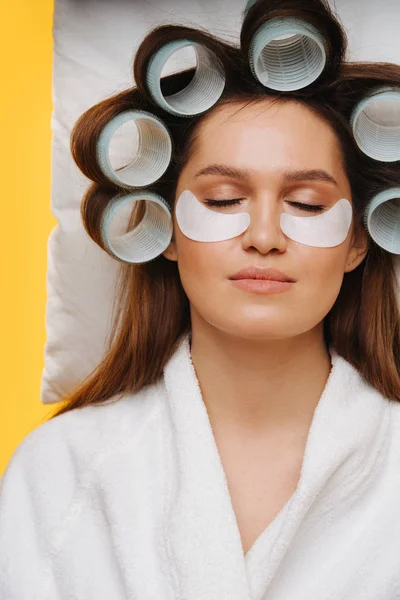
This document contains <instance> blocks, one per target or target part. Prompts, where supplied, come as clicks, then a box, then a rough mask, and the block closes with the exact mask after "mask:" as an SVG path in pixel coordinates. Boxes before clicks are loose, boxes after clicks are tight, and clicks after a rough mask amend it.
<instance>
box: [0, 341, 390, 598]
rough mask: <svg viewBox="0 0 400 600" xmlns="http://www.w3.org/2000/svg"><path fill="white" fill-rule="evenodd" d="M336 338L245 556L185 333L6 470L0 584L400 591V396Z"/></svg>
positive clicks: (10, 589) (145, 592) (108, 594)
mask: <svg viewBox="0 0 400 600" xmlns="http://www.w3.org/2000/svg"><path fill="white" fill-rule="evenodd" d="M330 352H331V357H332V365H333V367H332V370H331V373H330V376H329V379H328V381H327V385H326V387H325V390H324V392H323V394H322V396H321V398H320V401H319V404H318V406H317V408H316V410H315V413H314V418H313V421H312V425H311V429H310V432H309V436H308V440H307V445H306V451H305V455H304V460H303V465H302V471H301V477H300V480H299V483H298V486H297V488H296V490H295V492H294V494H293V495H292V497H291V498H290V499H289V501H288V502H287V504H286V505H285V506H284V507H283V508H282V510H281V511H280V513H279V514H278V515H277V517H276V518H275V519H274V520H273V521H272V522H271V524H270V525H269V526H268V527H267V528H266V529H265V531H264V532H263V533H262V534H261V535H260V536H259V538H258V539H257V540H256V542H255V543H254V545H253V546H252V548H251V549H250V551H249V552H248V553H247V554H246V556H244V555H243V550H242V545H241V540H240V534H239V529H238V526H237V522H236V518H235V513H234V510H233V506H232V503H231V499H230V495H229V491H228V487H227V481H226V477H225V473H224V469H223V466H222V463H221V460H220V456H219V453H218V449H217V446H216V444H215V439H214V436H213V432H212V428H211V425H210V422H209V419H208V414H207V411H206V408H205V405H204V403H203V400H202V396H201V392H200V388H199V386H198V381H197V378H196V374H195V371H194V369H193V365H192V363H191V357H190V346H189V338H188V336H186V337H185V338H184V339H183V340H182V343H181V345H180V347H179V349H178V350H177V351H176V352H175V354H174V355H173V356H172V358H171V359H170V361H169V362H168V364H167V365H166V368H165V370H164V376H163V377H162V379H161V380H160V381H159V382H158V383H157V384H154V385H152V386H147V387H146V388H144V389H142V390H141V391H140V392H139V393H137V394H134V395H126V396H124V397H123V398H122V399H121V400H118V401H117V402H112V401H109V402H108V403H107V404H105V405H103V406H99V407H93V406H92V407H86V408H84V409H79V410H74V411H72V412H69V413H66V414H64V415H61V416H59V417H57V418H55V419H54V420H51V421H47V422H45V423H43V424H41V425H40V426H38V427H37V428H36V429H35V430H34V431H32V432H31V433H30V434H29V435H28V436H27V437H26V438H25V439H24V440H23V441H22V443H21V444H20V445H19V446H18V447H17V449H16V451H15V453H14V454H13V456H12V459H11V461H10V463H9V465H8V467H7V469H6V471H5V473H4V476H3V477H2V480H1V487H0V598H1V600H58V599H63V600H67V599H68V600H91V599H93V600H103V599H104V600H128V599H131V600H261V599H262V600H328V599H329V600H399V599H400V404H399V403H397V402H391V401H389V400H387V399H385V398H384V397H382V396H381V395H380V394H379V393H378V392H377V391H376V390H375V389H374V388H372V387H371V386H370V385H368V384H367V383H366V382H365V381H364V380H363V379H362V378H361V377H360V375H359V374H358V372H357V371H356V370H355V369H354V368H353V367H352V366H351V365H350V364H349V363H348V362H346V361H345V360H344V359H343V358H341V357H340V356H339V355H337V354H336V353H335V352H334V351H333V350H332V349H330ZM277 401H279V399H277Z"/></svg>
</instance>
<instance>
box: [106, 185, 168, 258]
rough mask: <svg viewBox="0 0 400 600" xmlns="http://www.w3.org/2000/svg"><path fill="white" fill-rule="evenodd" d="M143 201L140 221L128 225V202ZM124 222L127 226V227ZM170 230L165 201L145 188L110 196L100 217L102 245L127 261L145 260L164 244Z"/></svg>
mask: <svg viewBox="0 0 400 600" xmlns="http://www.w3.org/2000/svg"><path fill="white" fill-rule="evenodd" d="M139 201H142V202H144V203H145V206H144V209H145V210H144V215H143V218H142V219H141V221H140V222H139V223H138V224H137V225H135V226H134V227H133V229H131V230H130V229H129V224H130V215H131V213H132V205H133V204H134V203H135V202H139ZM127 224H128V227H127ZM172 232H173V224H172V216H171V211H170V208H169V206H168V203H167V202H166V201H165V200H164V199H163V198H162V197H161V196H159V195H158V194H155V193H154V192H151V191H149V190H140V191H139V190H138V191H136V192H132V193H130V194H124V195H117V196H114V197H113V198H112V199H111V201H110V202H109V203H108V204H107V206H106V207H105V209H104V210H103V212H102V214H101V218H100V235H101V241H102V244H101V245H102V247H103V249H104V250H106V252H108V253H109V254H110V255H111V256H112V257H114V258H117V259H118V260H120V261H123V262H128V263H137V264H141V263H145V262H149V261H151V260H153V259H155V258H157V257H158V256H159V255H160V254H162V253H163V252H164V250H166V248H167V247H168V245H169V243H170V241H171V238H172Z"/></svg>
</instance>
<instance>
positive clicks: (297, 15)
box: [240, 0, 346, 92]
mask: <svg viewBox="0 0 400 600" xmlns="http://www.w3.org/2000/svg"><path fill="white" fill-rule="evenodd" d="M240 38H241V49H242V52H243V54H245V56H246V57H247V60H248V64H249V68H250V71H251V74H252V76H253V77H254V78H255V79H256V80H257V81H258V82H260V83H261V84H262V85H263V86H264V87H267V88H270V89H273V90H277V91H282V92H290V91H296V90H302V89H304V88H308V87H309V86H311V85H312V84H313V83H314V82H316V81H317V80H319V81H318V83H319V84H321V85H322V84H323V83H326V81H328V80H329V81H331V80H333V79H334V77H335V75H336V74H337V72H338V69H339V68H340V66H341V64H342V61H343V58H344V55H345V50H346V39H345V37H344V35H343V31H342V29H341V27H340V24H339V23H338V21H337V20H336V18H335V17H334V15H333V14H332V12H331V11H330V9H329V7H328V6H326V5H325V4H322V3H321V2H315V1H314V0H307V1H306V0H298V1H297V2H296V3H293V2H290V1H288V0H249V2H248V3H247V5H246V7H245V10H244V21H243V24H242V30H241V35H240ZM322 75H323V77H322Z"/></svg>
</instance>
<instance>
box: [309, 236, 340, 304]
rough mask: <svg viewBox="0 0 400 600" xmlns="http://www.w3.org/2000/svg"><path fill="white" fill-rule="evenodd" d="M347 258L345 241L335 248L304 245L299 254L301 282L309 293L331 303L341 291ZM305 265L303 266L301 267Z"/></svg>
mask: <svg viewBox="0 0 400 600" xmlns="http://www.w3.org/2000/svg"><path fill="white" fill-rule="evenodd" d="M346 260H347V245H346V244H345V243H343V244H340V245H339V246H335V247H334V248H312V247H306V246H303V247H302V251H301V253H300V254H299V262H298V264H299V283H301V284H303V285H302V286H301V287H302V288H303V290H304V291H305V292H307V295H309V296H310V299H311V297H314V298H316V297H317V296H318V297H320V298H326V302H327V304H328V305H329V304H330V303H333V302H334V301H335V299H336V297H337V295H338V293H339V290H340V287H341V284H342V281H343V275H344V269H345V266H346ZM300 265H303V267H300Z"/></svg>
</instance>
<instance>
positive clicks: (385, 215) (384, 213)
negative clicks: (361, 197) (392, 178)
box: [364, 187, 400, 254]
mask: <svg viewBox="0 0 400 600" xmlns="http://www.w3.org/2000/svg"><path fill="white" fill-rule="evenodd" d="M364 224H365V226H366V228H367V229H368V231H369V234H370V236H371V237H372V239H373V240H374V241H375V242H376V243H377V244H378V245H379V246H380V247H381V248H383V249H384V250H387V251H388V252H391V253H392V254H400V187H398V188H390V189H387V190H384V191H383V192H380V193H379V194H377V195H376V196H374V197H373V198H372V200H371V201H370V202H369V204H368V206H367V208H366V209H365V212H364Z"/></svg>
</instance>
